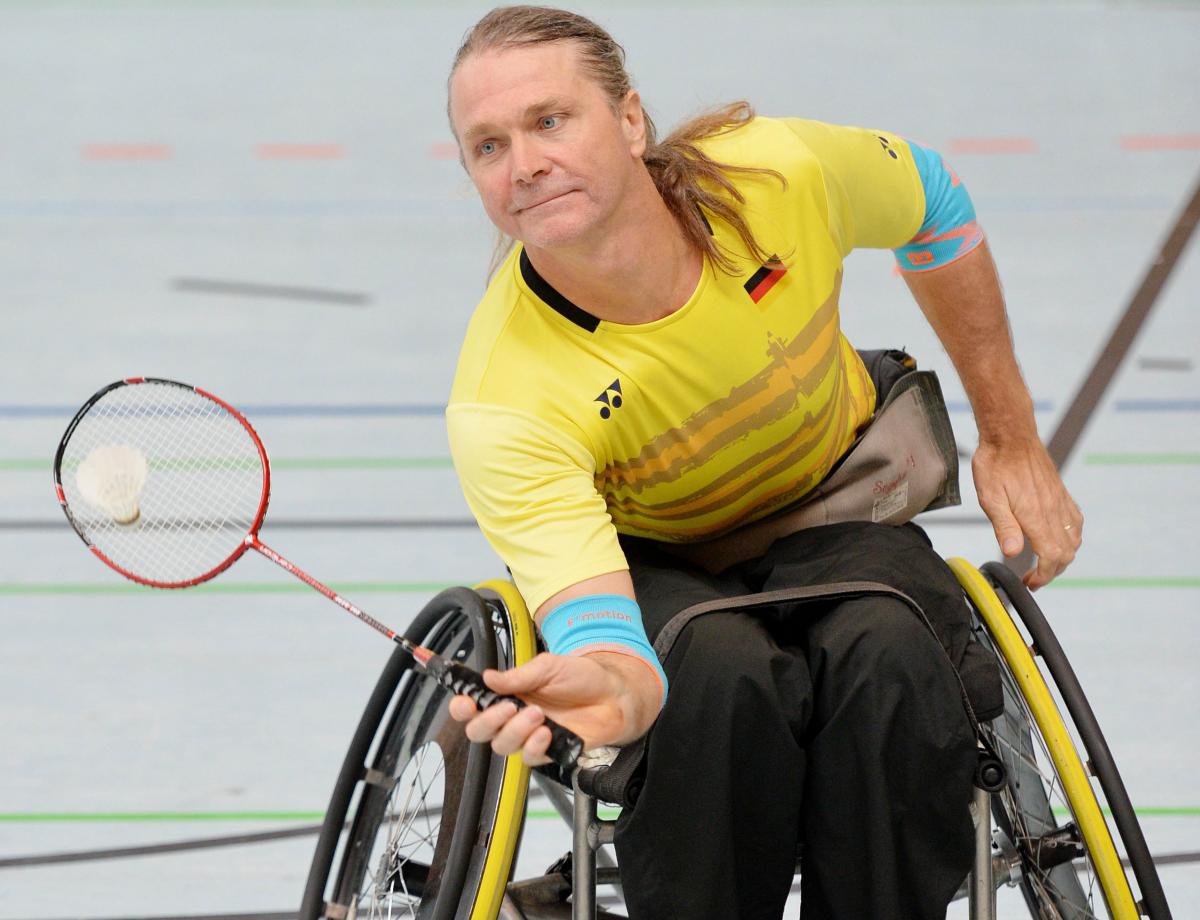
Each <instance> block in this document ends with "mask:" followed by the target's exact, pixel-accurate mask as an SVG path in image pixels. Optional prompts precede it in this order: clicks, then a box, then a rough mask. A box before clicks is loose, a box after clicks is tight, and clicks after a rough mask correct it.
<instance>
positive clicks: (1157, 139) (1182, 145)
mask: <svg viewBox="0 0 1200 920" xmlns="http://www.w3.org/2000/svg"><path fill="white" fill-rule="evenodd" d="M1121 149H1122V150H1200V134H1126V135H1124V136H1123V137H1122V138H1121Z"/></svg>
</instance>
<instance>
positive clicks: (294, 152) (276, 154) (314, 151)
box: [258, 144, 346, 160]
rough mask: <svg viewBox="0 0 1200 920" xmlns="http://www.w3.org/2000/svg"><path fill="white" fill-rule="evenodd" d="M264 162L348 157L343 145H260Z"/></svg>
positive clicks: (259, 150)
mask: <svg viewBox="0 0 1200 920" xmlns="http://www.w3.org/2000/svg"><path fill="white" fill-rule="evenodd" d="M258 155H259V157H260V158H261V159H264V160H340V159H342V157H344V156H345V155H346V151H345V148H343V147H342V145H341V144H259V145H258Z"/></svg>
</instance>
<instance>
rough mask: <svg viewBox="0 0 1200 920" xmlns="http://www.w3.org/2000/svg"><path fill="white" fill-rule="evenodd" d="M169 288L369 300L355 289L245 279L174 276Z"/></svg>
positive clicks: (288, 297)
mask: <svg viewBox="0 0 1200 920" xmlns="http://www.w3.org/2000/svg"><path fill="white" fill-rule="evenodd" d="M171 287H172V288H174V289H175V290H177V291H192V292H196V293H201V294H227V295H230V296H233V297H276V298H280V299H282V300H309V301H314V302H316V303H339V304H346V305H348V306H364V305H366V304H369V303H370V302H371V298H370V296H369V295H367V294H360V293H357V292H355V291H330V290H324V289H321V288H302V287H291V286H288V285H278V284H251V283H248V282H245V281H215V280H210V279H205V278H175V279H174V280H173V281H172V282H171Z"/></svg>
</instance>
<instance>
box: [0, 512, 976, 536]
mask: <svg viewBox="0 0 1200 920" xmlns="http://www.w3.org/2000/svg"><path fill="white" fill-rule="evenodd" d="M917 523H918V524H920V525H921V526H922V527H927V526H929V527H974V526H980V525H985V524H986V525H988V526H991V521H989V520H988V519H987V518H986V517H985V516H984V515H982V514H939V513H937V512H931V513H930V514H926V515H921V516H920V517H918V518H917ZM68 527H70V525H69V524H68V523H67V522H66V521H65V520H61V519H56V518H52V519H47V520H43V519H41V518H30V519H24V520H22V519H12V520H0V533H4V532H6V531H13V532H17V531H19V532H30V531H34V532H36V531H54V530H64V529H67V528H68ZM478 528H479V525H478V524H476V523H475V521H474V520H473V519H472V518H467V517H464V518H279V519H276V520H269V521H266V522H265V523H264V524H263V532H264V533H267V532H269V531H272V530H477V529H478Z"/></svg>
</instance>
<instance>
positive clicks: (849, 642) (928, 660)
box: [817, 597, 952, 686]
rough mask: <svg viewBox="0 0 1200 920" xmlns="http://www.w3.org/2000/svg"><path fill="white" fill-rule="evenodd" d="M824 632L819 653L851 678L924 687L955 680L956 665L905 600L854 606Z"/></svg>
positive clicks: (870, 600) (837, 612)
mask: <svg viewBox="0 0 1200 920" xmlns="http://www.w3.org/2000/svg"><path fill="white" fill-rule="evenodd" d="M829 617H830V622H828V623H825V624H821V627H819V628H818V631H817V632H818V639H817V644H818V646H819V652H820V653H821V654H822V655H823V656H824V657H825V658H826V659H827V660H830V661H832V662H834V663H835V664H836V667H837V668H838V669H839V670H840V669H845V670H846V671H848V672H850V673H856V674H866V675H870V676H871V678H872V680H873V681H876V682H879V683H883V684H890V685H892V686H896V685H899V686H923V685H927V684H928V683H929V680H930V678H931V676H938V677H943V678H945V677H950V678H951V679H952V675H951V674H950V662H949V659H948V658H947V656H946V654H945V653H944V651H943V650H942V647H941V644H940V643H939V642H938V640H937V639H936V638H935V636H934V634H933V633H932V632H931V630H930V628H929V627H928V626H927V625H926V623H925V622H924V620H923V619H922V618H921V615H920V614H919V613H918V612H917V611H915V610H913V609H912V608H911V607H909V606H908V605H907V604H905V603H904V602H903V601H900V600H898V599H894V598H890V597H870V598H861V599H858V600H854V601H849V602H847V603H844V604H842V605H840V606H839V607H838V609H837V610H835V611H833V612H832V613H831V614H830V615H829Z"/></svg>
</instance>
